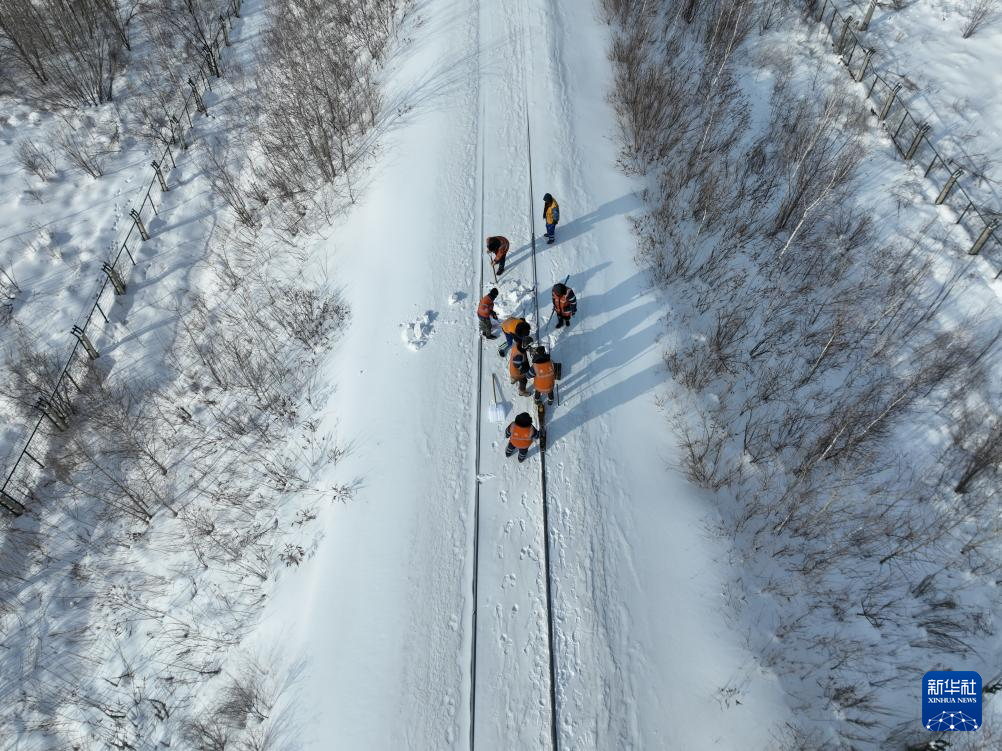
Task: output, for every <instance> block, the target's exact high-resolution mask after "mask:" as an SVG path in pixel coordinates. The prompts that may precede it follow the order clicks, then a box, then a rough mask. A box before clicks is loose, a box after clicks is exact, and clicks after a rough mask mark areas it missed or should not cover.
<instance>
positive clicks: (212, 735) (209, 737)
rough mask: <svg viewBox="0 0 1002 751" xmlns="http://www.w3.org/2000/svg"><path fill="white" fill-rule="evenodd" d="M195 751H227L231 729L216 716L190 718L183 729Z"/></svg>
mask: <svg viewBox="0 0 1002 751" xmlns="http://www.w3.org/2000/svg"><path fill="white" fill-rule="evenodd" d="M182 733H183V736H184V740H185V742H186V743H189V744H190V745H191V748H192V749H195V751H226V746H227V744H228V743H229V742H230V731H229V730H228V729H227V728H226V727H224V726H223V725H222V723H221V722H220V720H219V719H218V718H216V717H208V718H205V719H193V720H189V721H188V723H187V724H186V725H185V727H184V730H183V731H182Z"/></svg>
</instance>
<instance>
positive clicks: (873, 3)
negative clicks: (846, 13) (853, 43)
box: [859, 0, 877, 31]
mask: <svg viewBox="0 0 1002 751" xmlns="http://www.w3.org/2000/svg"><path fill="white" fill-rule="evenodd" d="M876 9H877V0H870V5H869V6H868V7H867V9H866V15H864V16H863V20H862V21H861V22H860V24H859V30H860V31H866V30H867V29H868V28H870V21H872V20H873V11H875V10H876Z"/></svg>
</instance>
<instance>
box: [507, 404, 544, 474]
mask: <svg viewBox="0 0 1002 751" xmlns="http://www.w3.org/2000/svg"><path fill="white" fill-rule="evenodd" d="M504 434H505V438H507V439H508V445H507V446H505V450H504V455H505V457H506V458H507V457H509V456H511V455H512V454H514V453H515V451H516V450H517V451H518V461H519V462H520V463H521V462H524V461H525V457H526V456H528V454H529V447H530V446H532V442H533V441H534V440H536V439H537V438H539V431H538V430H536V426H535V425H533V424H532V417H530V416H529V413H528V412H523V413H521V414H520V415H518V416H517V417H516V418H515V420H514V422H512V423H510V424H509V425H508V427H507V428H505V431H504Z"/></svg>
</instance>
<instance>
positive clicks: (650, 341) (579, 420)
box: [547, 272, 664, 442]
mask: <svg viewBox="0 0 1002 751" xmlns="http://www.w3.org/2000/svg"><path fill="white" fill-rule="evenodd" d="M648 290H649V286H648V284H647V280H646V275H645V274H644V273H643V272H637V273H636V274H634V275H633V276H632V277H630V278H629V279H627V280H626V281H624V282H622V283H621V284H619V285H617V286H616V287H614V288H613V289H611V290H609V291H608V292H606V293H604V294H601V295H596V296H594V297H592V296H588V297H586V298H583V299H582V303H581V304H582V306H583V307H582V311H583V313H584V315H586V316H590V315H598V314H601V313H607V312H612V311H614V310H618V309H623V312H622V313H620V314H619V315H616V316H614V317H613V318H611V319H609V320H608V321H605V322H604V323H603V324H601V325H600V326H599V327H598V328H595V329H587V328H584V327H583V326H580V325H579V327H578V328H575V329H572V330H571V331H570V332H569V333H565V334H563V335H562V338H561V339H558V341H557V344H556V345H555V346H554V348H553V351H554V356H553V359H554V360H556V361H558V362H561V363H563V364H564V367H565V368H566V370H567V375H566V376H565V377H564V378H563V379H562V380H561V381H560V383H559V385H558V389H559V390H560V391H561V399H562V400H563V398H565V396H571V397H573V399H574V400H573V403H572V404H571V405H568V406H564V407H559V408H557V410H556V416H555V419H554V420H553V421H552V422H550V423H549V424H548V425H547V436H548V440H549V441H550V442H554V441H557V440H559V439H560V438H561V437H563V436H564V435H567V434H568V433H570V432H571V431H572V430H574V429H576V428H579V427H581V426H582V425H584V424H586V423H587V422H588V421H590V420H592V419H594V418H596V417H599V416H601V415H603V414H605V413H606V412H608V411H609V410H611V409H615V408H616V407H619V406H621V405H623V404H626V403H628V402H631V401H633V400H634V399H636V398H637V397H640V396H643V395H644V394H646V393H649V392H651V391H653V390H654V389H655V388H657V386H658V385H659V384H660V383H661V382H662V381H663V375H664V374H663V372H661V367H660V366H659V365H655V366H652V367H647V368H644V369H643V370H641V371H638V372H636V373H633V374H632V375H630V376H628V377H627V378H625V379H624V380H617V374H618V373H619V371H621V370H622V369H623V368H625V367H627V366H629V365H630V364H631V363H633V362H634V361H636V360H637V358H640V357H643V356H644V355H646V354H648V353H649V352H650V351H651V350H652V349H653V348H655V347H657V341H658V335H659V333H660V332H661V326H662V318H661V315H660V312H661V309H660V306H659V305H658V303H657V301H656V300H655V299H653V298H650V299H647V300H642V301H639V302H638V298H641V297H644V296H645V295H646V294H647V292H648ZM584 306H587V307H584ZM658 363H660V360H658ZM603 386H604V388H603ZM579 394H580V395H581V396H582V398H580V399H579V398H578V395H579Z"/></svg>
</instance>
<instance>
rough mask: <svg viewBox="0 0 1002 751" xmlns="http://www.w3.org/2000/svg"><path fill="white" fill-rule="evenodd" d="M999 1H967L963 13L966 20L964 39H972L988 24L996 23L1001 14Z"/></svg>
mask: <svg viewBox="0 0 1002 751" xmlns="http://www.w3.org/2000/svg"><path fill="white" fill-rule="evenodd" d="M999 7H1000V6H999V0H967V2H966V5H965V6H964V9H963V11H962V13H963V15H964V18H965V19H966V20H965V22H964V27H963V36H964V39H970V38H971V37H972V36H974V35H975V34H976V33H977V31H978V29H980V28H981V27H982V26H984V25H985V24H986V23H989V22H991V21H994V20H995V19H996V18H997V17H998V14H999Z"/></svg>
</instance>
